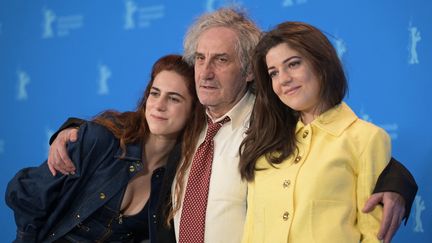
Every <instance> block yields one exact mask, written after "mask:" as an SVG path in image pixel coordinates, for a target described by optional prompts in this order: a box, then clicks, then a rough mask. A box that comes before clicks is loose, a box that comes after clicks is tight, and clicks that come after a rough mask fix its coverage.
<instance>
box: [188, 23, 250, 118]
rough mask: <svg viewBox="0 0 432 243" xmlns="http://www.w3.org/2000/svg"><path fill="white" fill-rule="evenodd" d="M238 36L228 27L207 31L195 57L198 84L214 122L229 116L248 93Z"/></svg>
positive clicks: (202, 101)
mask: <svg viewBox="0 0 432 243" xmlns="http://www.w3.org/2000/svg"><path fill="white" fill-rule="evenodd" d="M236 42H237V35H236V33H235V32H234V31H233V30H231V29H229V28H226V27H213V28H210V29H208V30H206V31H204V32H203V33H202V34H201V35H200V37H199V39H198V45H197V49H196V53H195V84H196V89H197V95H198V98H199V100H200V102H201V104H203V105H205V106H206V107H207V109H208V111H209V114H210V115H211V116H212V118H218V117H221V116H222V115H224V114H225V113H226V112H228V111H229V110H230V109H231V108H232V107H233V106H234V105H235V104H237V102H238V101H239V100H240V99H241V98H242V97H243V95H244V94H245V91H246V83H247V81H246V76H245V75H243V74H242V67H241V64H240V60H239V57H238V55H237V52H236V50H235V44H236Z"/></svg>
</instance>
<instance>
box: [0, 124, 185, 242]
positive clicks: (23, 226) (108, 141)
mask: <svg viewBox="0 0 432 243" xmlns="http://www.w3.org/2000/svg"><path fill="white" fill-rule="evenodd" d="M126 150H127V151H126V155H125V156H124V157H123V158H120V157H121V155H122V152H123V151H122V149H121V148H120V146H119V140H118V139H116V138H115V137H114V135H113V134H112V133H111V132H110V131H109V130H108V129H106V128H105V127H103V126H101V125H98V124H96V123H93V122H86V123H84V124H83V125H81V126H80V129H79V132H78V140H77V142H74V143H69V144H68V151H69V155H70V158H71V159H72V161H74V164H75V167H76V173H75V174H74V175H60V173H59V174H57V175H56V176H52V175H51V174H50V171H49V169H48V166H47V162H46V161H45V162H44V163H43V164H42V165H40V166H39V167H31V168H25V169H22V170H21V171H19V172H18V173H17V174H16V175H15V177H14V178H13V179H12V180H11V181H10V182H9V184H8V186H7V191H6V202H7V204H8V206H9V207H11V208H12V209H13V211H14V214H15V221H16V224H17V236H16V239H15V242H53V241H55V240H58V239H60V238H61V237H62V236H64V235H65V234H67V233H68V232H69V231H71V230H72V229H73V228H74V227H75V226H77V225H78V224H80V223H81V222H83V221H84V220H85V219H87V218H88V217H89V216H91V215H92V213H94V212H95V211H96V210H97V209H99V208H100V207H102V206H103V205H104V204H105V203H106V202H107V201H109V199H111V198H112V197H113V196H114V195H115V194H116V193H118V192H119V191H120V190H122V189H124V188H125V187H126V186H127V184H128V182H129V181H130V180H131V179H132V178H133V177H134V176H135V175H136V174H137V173H138V172H140V171H141V170H142V169H143V163H145V161H141V154H142V145H141V143H138V144H130V145H127V148H126ZM178 159H179V146H176V148H175V149H174V150H173V151H172V153H171V155H170V158H169V159H168V162H167V163H168V164H170V163H174V164H177V161H178ZM164 172H165V169H164V168H159V169H157V170H155V171H154V172H153V174H152V179H151V194H150V198H149V201H148V203H149V229H148V230H149V232H150V240H151V242H156V240H155V238H156V233H155V232H156V227H157V224H158V223H159V222H158V220H159V215H160V214H159V213H158V212H157V210H158V209H159V207H158V201H159V191H160V187H161V185H162V177H163V175H164ZM143 230H146V229H143Z"/></svg>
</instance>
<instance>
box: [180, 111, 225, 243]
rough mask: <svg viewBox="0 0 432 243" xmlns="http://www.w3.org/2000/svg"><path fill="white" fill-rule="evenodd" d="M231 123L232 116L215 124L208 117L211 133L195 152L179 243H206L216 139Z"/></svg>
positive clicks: (182, 215) (187, 187) (208, 132)
mask: <svg viewBox="0 0 432 243" xmlns="http://www.w3.org/2000/svg"><path fill="white" fill-rule="evenodd" d="M229 120H230V118H229V117H225V118H224V119H223V120H222V121H220V122H217V123H212V121H211V120H210V118H207V121H208V128H207V134H206V137H205V139H204V142H202V143H201V144H200V146H199V147H198V149H197V151H196V152H195V156H194V157H193V160H192V167H191V170H190V173H189V179H188V183H187V186H186V192H185V197H184V200H183V208H182V214H181V217H180V232H179V243H203V242H204V229H205V217H206V210H207V198H208V192H209V183H210V176H211V169H212V161H213V151H214V142H213V137H214V136H215V135H216V133H217V132H218V131H219V129H220V128H221V127H222V125H223V124H224V123H225V122H228V121H229Z"/></svg>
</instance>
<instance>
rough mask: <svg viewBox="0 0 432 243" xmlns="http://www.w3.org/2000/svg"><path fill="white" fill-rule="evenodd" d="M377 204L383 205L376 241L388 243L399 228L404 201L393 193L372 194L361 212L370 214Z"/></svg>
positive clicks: (403, 210) (403, 211) (403, 213)
mask: <svg viewBox="0 0 432 243" xmlns="http://www.w3.org/2000/svg"><path fill="white" fill-rule="evenodd" d="M379 203H382V204H383V205H384V208H383V218H382V221H381V227H380V230H379V232H378V236H377V237H378V239H380V240H384V243H389V242H390V241H391V239H392V238H393V236H394V234H395V233H396V231H397V230H398V228H399V225H400V223H401V221H402V219H403V217H404V215H405V200H404V199H403V197H402V196H401V195H399V194H398V193H395V192H380V193H374V194H372V195H371V196H370V197H369V199H368V200H367V202H366V204H365V206H364V208H363V210H362V211H363V212H364V213H369V212H371V211H372V210H373V209H374V208H375V207H376V206H377V205H378V204H379Z"/></svg>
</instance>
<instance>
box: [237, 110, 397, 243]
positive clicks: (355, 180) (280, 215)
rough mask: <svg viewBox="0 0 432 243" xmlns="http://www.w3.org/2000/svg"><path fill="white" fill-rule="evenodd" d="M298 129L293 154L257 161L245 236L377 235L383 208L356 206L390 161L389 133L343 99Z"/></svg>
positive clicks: (274, 240)
mask: <svg viewBox="0 0 432 243" xmlns="http://www.w3.org/2000/svg"><path fill="white" fill-rule="evenodd" d="M296 129H297V130H296V137H297V140H298V144H297V146H298V148H299V151H298V154H296V155H294V156H291V157H289V158H288V159H286V160H285V161H284V162H283V163H282V164H280V165H276V167H277V168H273V167H272V166H270V165H269V163H268V162H267V160H266V159H265V157H264V156H262V157H261V158H260V159H259V160H258V161H257V166H256V167H257V168H261V169H265V170H260V171H256V175H255V181H254V182H251V183H249V184H248V197H247V205H248V208H247V216H246V224H245V228H244V235H243V240H242V242H244V243H246V242H271V243H278V242H292V243H301V242H305V243H310V242H344V243H345V242H353V243H355V242H359V241H362V242H379V241H378V239H377V238H376V235H377V233H378V230H379V226H380V221H381V216H382V209H381V207H377V208H376V209H375V210H374V211H373V212H372V213H370V214H364V213H362V212H361V209H362V207H363V206H364V204H365V202H366V200H367V199H368V197H369V196H370V195H371V193H372V190H373V188H374V186H375V182H376V180H377V178H378V176H379V175H380V173H381V171H382V170H383V169H384V167H385V166H386V165H387V163H388V161H389V160H390V154H391V144H390V138H389V136H388V135H387V133H386V132H385V131H384V130H383V129H381V128H379V127H377V126H375V125H373V124H371V123H369V122H366V121H363V120H361V119H359V118H358V117H357V116H356V115H355V114H354V112H353V111H352V110H351V109H350V108H349V107H348V106H347V105H346V104H345V103H342V104H341V105H339V106H336V107H334V108H332V109H330V110H328V111H326V112H325V113H323V114H322V115H320V116H319V117H318V118H317V119H315V120H314V121H313V122H312V123H310V124H308V125H304V124H303V123H302V122H298V124H297V128H296Z"/></svg>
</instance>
